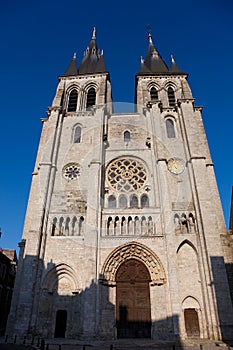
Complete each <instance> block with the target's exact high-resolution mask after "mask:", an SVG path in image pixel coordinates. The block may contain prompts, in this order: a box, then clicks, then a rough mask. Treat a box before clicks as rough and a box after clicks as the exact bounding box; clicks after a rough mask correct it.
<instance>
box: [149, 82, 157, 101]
mask: <svg viewBox="0 0 233 350" xmlns="http://www.w3.org/2000/svg"><path fill="white" fill-rule="evenodd" d="M150 99H151V101H156V100H158V91H157V89H156V88H155V87H154V86H152V88H151V89H150Z"/></svg>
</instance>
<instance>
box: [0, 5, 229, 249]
mask: <svg viewBox="0 0 233 350" xmlns="http://www.w3.org/2000/svg"><path fill="white" fill-rule="evenodd" d="M148 24H150V26H151V28H152V35H153V41H154V44H155V46H156V48H157V49H158V50H159V52H160V54H161V55H162V56H163V58H164V60H165V61H166V62H167V64H170V54H173V55H174V57H175V60H176V62H177V64H178V65H179V67H180V68H181V69H182V70H183V71H186V72H188V73H189V83H190V85H191V88H192V91H193V95H194V97H195V98H196V103H195V104H196V105H202V106H204V110H203V119H204V124H205V128H206V132H207V137H208V141H209V146H210V150H211V154H212V158H213V161H214V164H215V172H216V176H217V181H218V186H219V190H220V195H221V199H222V204H223V209H224V215H225V219H226V224H227V226H228V225H229V212H230V198H231V187H232V185H233V161H232V158H233V157H232V135H233V133H232V129H233V121H232V119H233V112H232V108H231V107H232V102H233V88H232V82H233V45H232V44H233V2H232V1H231V0H222V1H221V2H220V1H217V0H202V1H199V0H197V1H194V0H189V1H187V0H186V1H184V0H181V1H169V0H167V1H164V2H162V1H156V0H153V1H151V2H143V1H137V0H134V1H131V0H130V1H122V0H119V1H117V2H116V1H115V2H112V1H111V0H108V1H93V0H89V1H88V2H85V1H82V2H81V1H74V0H67V1H60V0H57V1H54V0H47V1H45V0H41V1H32V0H30V1H29V0H22V1H16V0H13V1H10V2H4V3H2V5H1V14H0V37H1V38H0V45H1V55H0V64H1V83H0V90H1V91H0V100H1V112H0V120H1V137H0V150H1V151H0V165H1V171H0V208H1V210H0V227H1V228H2V233H3V234H2V238H1V239H0V246H2V247H3V248H12V249H16V248H17V244H18V242H19V241H20V240H21V235H22V229H23V222H24V216H25V211H26V205H27V199H28V193H29V189H30V183H31V173H32V171H33V166H34V162H35V157H36V152H37V146H38V142H39V137H40V131H41V122H40V118H42V117H45V116H46V114H45V112H46V109H47V107H48V106H50V105H51V101H52V99H53V97H54V93H55V89H56V86H57V82H58V80H57V77H58V76H59V75H62V74H63V73H64V71H65V69H66V67H67V65H68V64H69V62H70V60H71V58H72V56H73V53H74V52H77V60H78V62H80V61H81V60H82V57H83V51H84V50H85V49H86V46H87V45H88V43H89V41H90V38H91V33H92V28H93V27H94V26H96V28H97V43H98V46H99V48H100V49H104V56H105V63H106V66H107V69H108V71H109V72H110V77H111V83H112V89H113V99H114V101H116V102H133V101H134V81H135V74H136V73H137V72H138V70H139V66H140V56H141V55H142V56H144V57H145V55H146V51H147V47H148V43H147V29H146V28H147V25H148Z"/></svg>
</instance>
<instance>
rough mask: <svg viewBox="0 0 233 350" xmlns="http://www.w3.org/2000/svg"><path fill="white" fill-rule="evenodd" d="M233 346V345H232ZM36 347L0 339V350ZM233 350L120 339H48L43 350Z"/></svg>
mask: <svg viewBox="0 0 233 350" xmlns="http://www.w3.org/2000/svg"><path fill="white" fill-rule="evenodd" d="M232 345H233V344H232ZM35 349H39V348H38V347H36V346H31V345H28V346H25V345H16V344H5V343H4V342H3V339H2V343H1V339H0V350H35ZM153 349H154V350H233V347H230V345H229V344H226V343H221V342H210V341H203V340H202V341H201V340H200V341H198V340H195V341H192V342H190V341H189V342H185V343H183V344H182V345H181V344H179V345H178V344H174V343H168V342H155V341H153V340H151V339H119V340H113V341H86V342H84V341H78V340H72V339H47V340H46V341H45V346H44V349H42V348H41V350H153Z"/></svg>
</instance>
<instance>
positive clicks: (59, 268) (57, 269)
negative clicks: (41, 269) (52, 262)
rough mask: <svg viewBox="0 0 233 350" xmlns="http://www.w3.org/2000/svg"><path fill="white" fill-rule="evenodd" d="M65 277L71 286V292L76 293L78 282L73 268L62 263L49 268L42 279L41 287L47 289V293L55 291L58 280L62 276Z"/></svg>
mask: <svg viewBox="0 0 233 350" xmlns="http://www.w3.org/2000/svg"><path fill="white" fill-rule="evenodd" d="M64 277H65V278H67V279H68V280H69V281H70V284H71V286H72V293H74V294H75V293H77V292H78V291H79V290H80V289H79V282H78V278H77V276H76V273H75V271H74V269H73V268H72V267H71V266H69V265H67V264H64V263H61V264H58V265H56V266H54V267H52V268H51V270H49V271H48V272H47V273H46V275H45V277H44V279H43V281H42V288H43V289H45V290H48V292H49V293H53V292H54V291H56V288H57V285H58V282H59V280H60V279H62V278H64Z"/></svg>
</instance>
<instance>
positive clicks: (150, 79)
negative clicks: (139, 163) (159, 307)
mask: <svg viewBox="0 0 233 350" xmlns="http://www.w3.org/2000/svg"><path fill="white" fill-rule="evenodd" d="M148 38H149V46H148V51H147V55H146V58H145V60H144V59H142V58H141V66H140V70H139V73H138V74H137V75H136V89H135V90H136V91H135V101H136V105H137V108H138V111H139V112H141V113H144V114H145V115H146V117H147V119H148V123H149V130H150V131H151V149H152V152H154V157H155V160H156V171H157V178H158V192H159V207H160V218H161V222H162V231H163V234H164V236H165V242H166V243H165V245H166V250H167V253H166V260H167V267H168V271H167V273H168V276H170V277H169V279H170V282H169V284H170V292H171V309H172V314H173V315H177V314H180V313H181V309H182V313H183V316H182V318H183V321H184V323H183V324H182V322H181V323H180V324H179V325H178V324H177V330H176V331H177V334H178V333H179V334H180V332H181V334H182V333H183V334H185V333H186V335H187V334H190V330H187V327H188V326H187V324H189V322H191V321H190V319H191V318H192V317H194V318H195V317H197V318H199V322H200V319H201V318H202V320H203V322H204V324H205V327H204V328H203V329H199V331H198V332H199V333H198V332H197V333H198V334H199V336H200V334H201V333H202V336H203V337H207V338H208V337H210V338H213V339H216V338H218V337H229V336H230V332H231V331H230V328H229V325H230V324H231V322H232V321H231V320H232V307H231V302H230V298H229V288H228V283H227V278H226V272H225V266H224V260H223V250H222V245H221V235H224V234H225V233H226V228H225V222H224V217H223V213H222V208H221V203H220V197H219V193H218V189H217V185H216V179H215V175H214V164H213V162H212V159H211V155H210V151H209V147H208V142H207V138H206V134H205V130H204V125H203V121H202V115H201V113H202V107H200V106H195V103H194V102H195V99H194V98H193V96H192V92H191V89H190V86H189V84H188V81H187V77H188V75H187V73H185V72H183V71H182V70H181V69H180V68H179V67H178V65H177V64H176V62H175V60H174V58H173V56H172V57H171V58H172V61H171V65H170V67H169V68H168V66H167V65H166V63H165V62H164V60H163V58H162V57H161V55H160V54H159V52H158V51H157V49H156V48H155V46H154V44H153V41H152V36H151V34H149V37H148ZM174 247H176V248H175V249H174ZM175 266H176V268H175V270H174V267H175ZM185 266H186V267H185ZM191 266H192V268H191ZM195 266H196V267H195ZM194 271H195V272H194ZM220 276H221V277H220ZM220 279H221V281H222V282H220ZM191 280H192V281H191ZM188 281H189V282H188ZM214 286H215V287H216V288H215V287H214ZM172 290H176V291H177V293H178V294H179V295H178V294H176V293H175V294H176V295H175V294H173V292H172ZM178 291H179V292H178ZM188 295H192V298H191V297H190V296H189V297H188ZM223 295H225V296H224V297H223V299H224V300H225V303H224V304H221V301H220V300H221V298H222V296H223ZM197 300H198V303H197V302H196V301H197ZM220 304H221V307H220ZM178 305H179V306H178ZM198 305H199V306H198ZM201 305H202V306H201ZM177 307H178V308H177ZM202 307H203V309H202ZM180 308H181V309H180ZM186 309H187V310H186ZM201 309H202V312H200V310H201ZM195 310H196V311H195ZM197 310H199V311H197ZM204 310H205V311H204ZM203 311H204V312H203ZM192 312H194V313H195V312H197V314H196V316H191V314H192ZM201 314H202V315H201ZM175 323H176V322H175V321H174V324H175ZM227 325H228V326H227ZM175 327H176V326H175ZM194 328H195V326H194ZM197 328H198V327H196V329H197ZM191 333H192V332H191ZM194 333H195V332H194ZM220 334H221V335H220ZM193 336H196V335H195V334H193Z"/></svg>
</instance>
